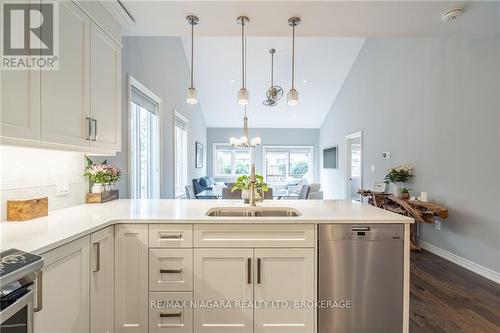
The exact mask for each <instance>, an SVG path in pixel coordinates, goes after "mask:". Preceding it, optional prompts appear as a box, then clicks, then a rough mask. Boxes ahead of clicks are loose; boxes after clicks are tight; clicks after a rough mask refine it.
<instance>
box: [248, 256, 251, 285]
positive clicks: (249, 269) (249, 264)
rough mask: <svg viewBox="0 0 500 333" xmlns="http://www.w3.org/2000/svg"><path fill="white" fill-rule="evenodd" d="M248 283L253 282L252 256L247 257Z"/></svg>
mask: <svg viewBox="0 0 500 333" xmlns="http://www.w3.org/2000/svg"><path fill="white" fill-rule="evenodd" d="M247 283H248V284H251V283H252V258H248V259H247Z"/></svg>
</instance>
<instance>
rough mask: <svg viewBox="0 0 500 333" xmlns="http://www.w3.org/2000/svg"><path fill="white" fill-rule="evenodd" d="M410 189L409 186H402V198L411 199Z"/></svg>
mask: <svg viewBox="0 0 500 333" xmlns="http://www.w3.org/2000/svg"><path fill="white" fill-rule="evenodd" d="M410 191H411V189H409V188H408V187H405V186H402V187H401V189H400V190H399V192H400V193H401V198H402V199H410Z"/></svg>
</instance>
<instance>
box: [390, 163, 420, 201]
mask: <svg viewBox="0 0 500 333" xmlns="http://www.w3.org/2000/svg"><path fill="white" fill-rule="evenodd" d="M411 172H412V168H411V167H410V166H409V165H399V166H396V167H393V168H389V170H388V172H387V175H386V176H385V180H384V181H385V182H386V183H387V184H390V185H391V188H392V193H393V194H394V195H395V196H396V197H400V196H401V195H402V193H403V192H401V189H402V188H403V187H404V184H405V183H406V182H407V181H408V180H410V178H411V177H413V175H412V174H411Z"/></svg>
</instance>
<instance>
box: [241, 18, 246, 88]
mask: <svg viewBox="0 0 500 333" xmlns="http://www.w3.org/2000/svg"><path fill="white" fill-rule="evenodd" d="M245 52H246V47H245V20H244V19H242V20H241V87H242V89H245V87H246V78H245V58H246V57H245Z"/></svg>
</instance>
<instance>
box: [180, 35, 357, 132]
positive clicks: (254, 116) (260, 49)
mask: <svg viewBox="0 0 500 333" xmlns="http://www.w3.org/2000/svg"><path fill="white" fill-rule="evenodd" d="M364 40H365V39H364V38H325V37H323V38H317V37H308V38H305V37H303V38H298V39H297V40H296V89H297V90H298V91H299V94H300V103H299V105H297V106H294V107H291V106H288V105H287V103H286V92H287V91H288V90H289V89H290V87H291V77H290V75H291V40H290V38H286V37H248V39H247V47H248V51H247V52H248V53H247V89H248V90H249V91H250V103H249V105H248V106H247V112H248V116H249V123H250V124H249V125H250V126H252V127H273V128H281V127H292V128H293V127H300V128H319V127H320V126H321V123H322V122H323V119H324V118H325V116H326V114H327V112H328V110H329V109H330V106H331V105H332V103H333V100H334V99H335V97H336V96H337V94H338V92H339V91H340V88H341V87H342V84H343V82H344V80H345V78H346V77H347V75H348V73H349V70H350V68H351V66H352V64H353V63H354V60H355V59H356V57H357V55H358V53H359V51H360V49H361V46H362V45H363V43H364ZM189 42H190V40H189V39H188V38H183V44H184V49H185V51H186V54H188V55H189V54H190V53H189V52H190V43H189ZM240 47H241V40H240V38H238V37H198V38H196V44H195V65H194V68H195V85H196V87H197V89H198V99H199V101H200V105H201V108H202V110H203V113H204V115H205V120H206V122H207V126H208V127H240V126H242V113H243V107H242V106H241V105H238V103H237V98H236V95H237V92H238V90H239V89H240V86H241V65H240V64H241V49H240ZM270 48H274V49H276V54H275V56H274V63H275V68H274V84H275V85H279V86H281V87H282V88H283V90H284V93H285V96H283V98H282V99H281V100H280V101H279V102H278V106H275V107H268V106H265V105H263V104H262V101H263V100H264V99H265V93H266V90H267V88H269V86H270V84H271V83H270V80H271V78H270V75H271V74H270V71H271V69H270V66H271V59H270V55H269V49H270Z"/></svg>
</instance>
